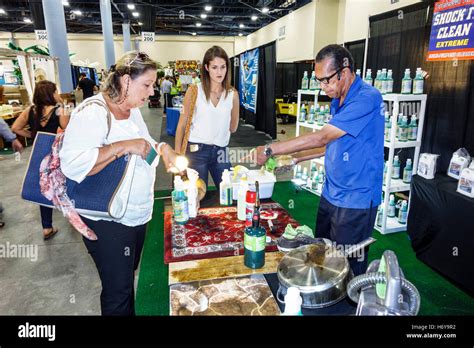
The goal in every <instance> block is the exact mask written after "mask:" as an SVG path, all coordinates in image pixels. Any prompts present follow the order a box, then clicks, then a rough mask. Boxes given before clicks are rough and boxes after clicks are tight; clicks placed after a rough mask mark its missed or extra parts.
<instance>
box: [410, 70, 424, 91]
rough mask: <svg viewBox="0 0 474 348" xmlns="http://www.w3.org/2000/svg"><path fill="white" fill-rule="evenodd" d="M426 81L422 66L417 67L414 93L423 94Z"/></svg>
mask: <svg viewBox="0 0 474 348" xmlns="http://www.w3.org/2000/svg"><path fill="white" fill-rule="evenodd" d="M424 82H425V81H424V79H423V75H422V72H421V68H417V69H416V75H415V79H414V80H413V94H423V85H424Z"/></svg>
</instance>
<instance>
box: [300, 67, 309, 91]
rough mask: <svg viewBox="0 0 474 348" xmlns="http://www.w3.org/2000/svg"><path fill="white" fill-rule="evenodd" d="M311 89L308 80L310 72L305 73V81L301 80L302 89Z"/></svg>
mask: <svg viewBox="0 0 474 348" xmlns="http://www.w3.org/2000/svg"><path fill="white" fill-rule="evenodd" d="M308 87H309V80H308V72H307V71H305V72H304V75H303V79H302V80H301V89H305V90H306V89H308Z"/></svg>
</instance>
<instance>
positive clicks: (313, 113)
mask: <svg viewBox="0 0 474 348" xmlns="http://www.w3.org/2000/svg"><path fill="white" fill-rule="evenodd" d="M314 115H315V111H314V105H311V108H310V109H309V116H308V123H309V124H313V123H314V117H315V116H314Z"/></svg>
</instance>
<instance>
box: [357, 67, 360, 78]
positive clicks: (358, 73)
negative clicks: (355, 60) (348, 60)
mask: <svg viewBox="0 0 474 348" xmlns="http://www.w3.org/2000/svg"><path fill="white" fill-rule="evenodd" d="M356 75H357V76H359V77H360V69H357V70H356Z"/></svg>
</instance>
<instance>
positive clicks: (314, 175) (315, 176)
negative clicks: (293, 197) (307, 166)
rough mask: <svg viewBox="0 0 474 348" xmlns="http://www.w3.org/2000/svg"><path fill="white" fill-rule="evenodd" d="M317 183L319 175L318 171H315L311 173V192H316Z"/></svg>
mask: <svg viewBox="0 0 474 348" xmlns="http://www.w3.org/2000/svg"><path fill="white" fill-rule="evenodd" d="M318 182H319V174H318V170H317V169H316V171H315V172H314V173H313V179H312V180H311V189H312V190H315V191H316V190H317V188H318Z"/></svg>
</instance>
